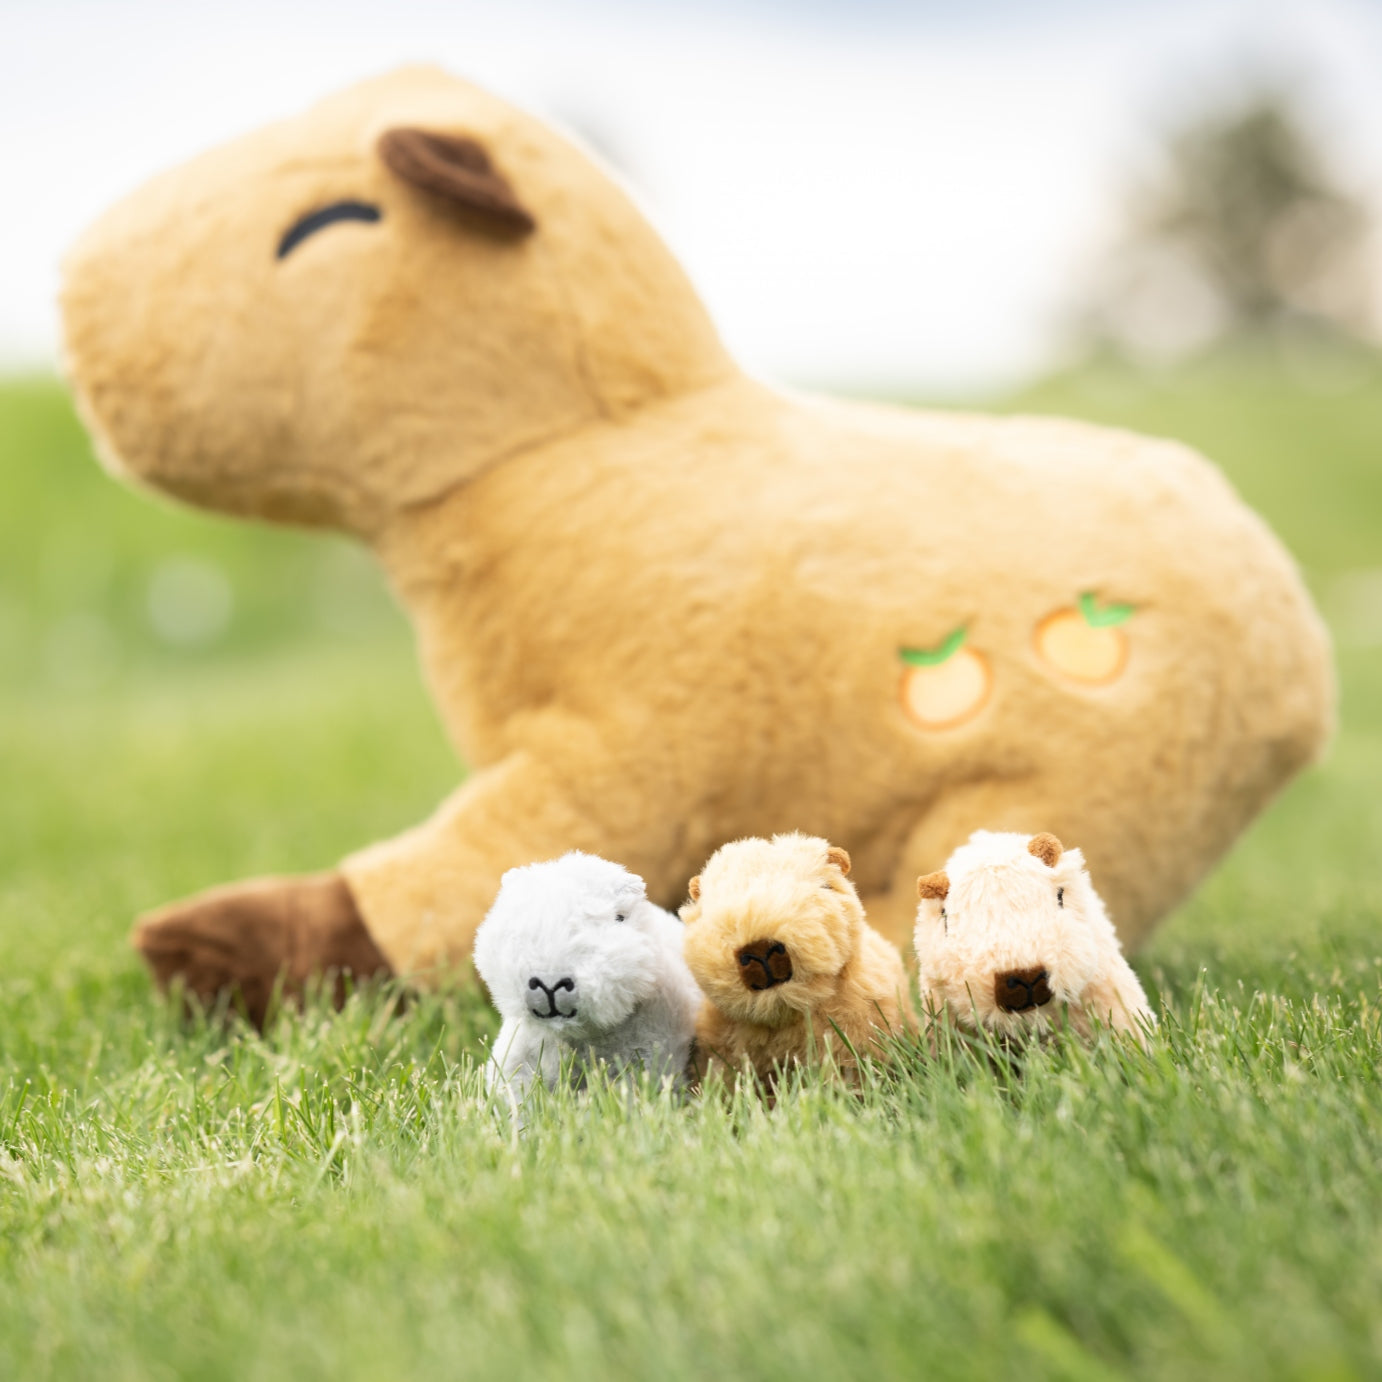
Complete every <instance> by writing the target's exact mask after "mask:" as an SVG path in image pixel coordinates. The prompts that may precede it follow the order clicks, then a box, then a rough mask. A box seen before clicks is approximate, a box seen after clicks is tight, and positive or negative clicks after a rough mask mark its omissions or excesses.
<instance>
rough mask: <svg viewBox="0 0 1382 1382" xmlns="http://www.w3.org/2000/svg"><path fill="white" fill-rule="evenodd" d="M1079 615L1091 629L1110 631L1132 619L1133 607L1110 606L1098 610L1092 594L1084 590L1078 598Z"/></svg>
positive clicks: (1097, 603) (1097, 604)
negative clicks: (1082, 616)
mask: <svg viewBox="0 0 1382 1382" xmlns="http://www.w3.org/2000/svg"><path fill="white" fill-rule="evenodd" d="M1080 613H1081V614H1083V615H1084V621H1085V623H1086V624H1088V625H1089V627H1090V628H1091V629H1111V628H1114V627H1116V626H1117V625H1119V624H1126V623H1127V621H1128V620H1129V619H1131V618H1132V616H1133V606H1132V605H1119V604H1110V605H1105V606H1104V607H1103V608H1102V609H1100V607H1099V601H1098V598H1097V597H1096V596H1095V594H1094V592H1093V591H1092V590H1086V591H1085V592H1084V594H1083V595H1081V596H1080Z"/></svg>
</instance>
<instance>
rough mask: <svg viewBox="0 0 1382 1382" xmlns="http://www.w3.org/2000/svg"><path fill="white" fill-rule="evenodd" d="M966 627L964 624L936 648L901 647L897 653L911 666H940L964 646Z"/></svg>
mask: <svg viewBox="0 0 1382 1382" xmlns="http://www.w3.org/2000/svg"><path fill="white" fill-rule="evenodd" d="M965 633H966V629H965V626H964V625H963V624H961V625H960V627H959V628H958V629H956V630H955V632H954V633H952V634H951V635H950V636H949V637H948V638H947V639H946V640H945V642H944V643H938V644H937V645H936V646H935V647H934V648H899V649H898V650H897V655H898V657H900V658H901V659H902V660H903V662H905V663H907V665H908V666H909V667H939V666H940V665H941V663H942V662H949V661H950V659H951V658H952V657H954V656H955V654H956V653H958V652H959V651H960V649H961V648H962V647H963V646H964V641H965Z"/></svg>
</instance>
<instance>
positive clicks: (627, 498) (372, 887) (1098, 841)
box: [62, 69, 1333, 997]
mask: <svg viewBox="0 0 1382 1382" xmlns="http://www.w3.org/2000/svg"><path fill="white" fill-rule="evenodd" d="M823 176H824V173H823ZM831 176H832V177H835V178H836V181H838V180H839V179H838V176H837V175H836V174H832V175H831ZM706 193H707V195H713V193H714V189H713V188H710V187H708V188H707V189H706ZM764 195H765V196H768V195H770V188H769V187H768V186H767V184H765V190H764ZM747 210H749V208H745V207H743V206H737V205H736V206H726V207H725V208H724V214H725V215H726V216H743V215H744V214H745V212H746V211H747ZM943 213H944V206H943V204H938V207H937V214H943ZM868 252H869V248H868V226H867V223H866V222H864V221H861V222H860V224H859V227H858V233H857V237H856V239H855V240H854V241H853V242H851V243H842V244H841V246H840V254H841V258H842V261H844V262H847V261H848V258H849V256H851V255H858V254H867V253H868ZM62 307H63V319H64V326H65V335H66V362H67V368H68V372H69V374H70V377H71V380H72V384H73V387H74V390H75V393H76V396H77V399H78V401H79V404H80V406H81V410H82V413H83V416H84V417H85V419H86V421H87V423H88V425H89V427H90V428H91V430H92V432H93V434H94V436H95V438H96V440H97V443H98V446H99V449H100V452H101V454H102V456H103V457H104V458H105V461H106V463H107V464H108V465H109V466H110V467H111V468H112V469H113V470H115V471H116V472H117V473H120V474H123V475H127V476H129V477H132V478H134V479H137V480H138V481H140V482H141V483H143V484H146V485H151V486H154V487H156V488H158V489H161V490H163V491H165V492H167V493H169V494H173V495H176V496H178V497H180V498H182V499H184V500H187V501H189V502H191V503H195V504H201V505H205V506H207V507H210V508H214V509H221V510H224V511H227V512H231V513H236V514H241V515H244V516H246V517H253V518H259V519H268V520H273V521H282V522H292V523H300V524H310V525H315V526H317V527H322V528H334V529H342V530H345V531H347V532H349V533H353V534H354V535H356V536H357V537H358V538H359V539H360V540H361V541H362V542H365V543H367V544H369V546H370V547H371V548H372V549H373V551H374V552H375V553H376V555H377V556H378V558H379V560H380V561H381V562H382V564H383V566H384V568H385V570H386V571H387V573H388V576H389V579H390V581H391V583H392V585H393V587H394V589H395V591H396V592H397V595H398V598H399V599H400V601H401V602H402V603H403V605H404V606H405V607H406V609H407V610H408V612H409V614H410V615H411V617H412V619H413V621H414V623H415V624H416V627H417V631H418V638H419V644H420V648H421V655H422V660H423V663H424V667H425V670H426V674H427V678H428V681H429V683H430V685H431V688H432V691H433V694H434V696H435V697H436V701H437V705H438V707H439V710H440V713H441V716H442V719H443V721H444V723H445V725H446V728H447V730H448V731H449V733H450V735H451V737H452V739H453V741H454V743H455V745H456V749H457V751H458V753H459V754H460V756H461V757H462V758H463V759H464V761H465V762H466V763H467V764H468V765H469V767H470V776H469V778H468V779H467V781H466V782H465V784H464V785H463V786H462V787H461V788H460V789H459V790H458V791H457V792H456V793H455V795H454V796H452V797H451V798H450V799H449V800H447V801H446V802H444V803H443V804H442V805H441V806H440V807H439V808H438V810H437V812H436V814H435V815H434V816H433V817H432V818H431V819H430V820H428V821H426V822H424V823H423V824H421V825H419V826H417V827H415V828H414V829H412V830H408V831H405V832H404V833H403V834H401V835H399V836H398V837H397V838H395V839H392V840H388V841H385V842H383V843H379V844H375V845H372V846H370V847H368V848H365V849H363V850H361V851H360V852H359V853H358V854H354V855H351V856H350V857H349V858H347V859H346V860H345V861H344V862H343V863H341V864H340V865H339V866H338V867H337V868H336V869H333V870H331V871H330V872H328V873H325V874H319V875H314V876H311V877H306V878H277V879H270V880H261V881H260V882H259V883H256V884H254V885H252V886H249V885H240V886H233V887H230V888H228V889H221V890H218V891H216V892H213V893H211V894H208V895H203V896H201V897H195V898H192V899H191V900H189V901H185V902H182V903H179V904H177V905H174V906H172V907H170V908H167V909H165V910H164V911H162V912H161V913H159V914H157V915H156V916H155V917H153V918H151V919H147V920H146V921H145V923H144V925H143V926H142V927H141V928H140V930H139V932H138V933H137V939H138V943H139V944H140V946H141V947H142V948H143V950H144V953H145V955H146V956H147V957H148V958H149V960H150V962H151V963H152V964H153V966H154V968H155V971H156V973H157V974H158V976H159V977H160V978H161V979H168V978H170V977H172V976H173V975H175V974H181V975H182V976H183V977H184V978H185V980H186V981H187V983H188V985H189V986H190V987H191V988H192V989H193V990H194V991H196V992H199V993H201V994H202V995H203V996H207V997H210V996H214V994H215V993H216V992H217V991H218V990H219V989H221V988H224V987H228V986H233V985H237V984H238V985H240V986H241V987H242V989H249V988H252V987H255V986H258V987H257V989H256V991H260V992H267V991H268V990H269V988H270V987H271V986H272V982H273V979H274V976H275V975H276V974H277V973H278V972H279V970H280V969H282V968H286V969H287V971H288V977H289V980H290V984H291V983H295V982H296V981H297V980H298V978H299V976H301V975H302V974H305V973H309V972H311V971H312V970H314V969H320V968H330V967H348V968H354V969H359V968H365V969H370V968H388V969H392V970H394V971H397V972H400V973H403V974H406V975H409V976H412V977H413V978H415V979H417V980H419V981H422V982H426V981H428V980H435V979H436V978H437V977H438V976H440V975H442V974H444V973H446V972H447V971H448V970H450V969H452V968H453V967H455V966H461V965H463V964H464V962H465V961H466V958H467V956H468V955H469V953H470V948H471V942H472V939H473V936H474V932H475V929H476V927H477V926H478V925H479V922H480V920H481V918H482V917H483V916H484V915H485V912H486V910H487V909H488V908H489V905H490V903H491V902H492V901H493V899H494V896H495V893H496V892H497V891H498V888H499V880H500V879H501V878H502V877H503V875H504V872H505V871H506V870H507V869H510V868H513V867H516V866H518V865H522V864H527V863H531V862H533V861H534V860H538V859H550V858H553V857H556V856H559V855H562V854H564V853H566V852H567V851H568V850H584V851H586V852H588V853H592V854H598V855H602V856H604V857H607V858H611V859H618V860H620V861H621V862H623V863H625V864H626V865H627V866H628V867H629V868H630V869H631V870H633V871H634V872H636V873H637V874H638V875H639V876H641V877H642V878H644V879H646V881H647V884H648V893H649V896H650V897H651V898H652V899H653V900H654V901H656V902H659V903H661V904H662V905H675V903H677V902H678V901H680V900H681V899H682V898H683V897H684V896H685V887H686V880H687V879H688V878H689V877H690V876H691V874H692V873H693V872H694V870H695V868H696V867H697V865H698V864H699V863H700V862H701V861H702V860H704V859H705V858H706V857H707V856H708V855H709V854H710V853H711V852H712V851H713V850H715V849H716V848H717V847H718V846H719V845H721V844H723V843H724V842H725V841H726V840H731V839H736V838H739V837H741V836H746V835H770V834H772V833H774V832H777V831H787V830H795V829H800V830H803V831H806V832H808V833H811V834H814V835H820V836H824V837H826V838H829V839H831V840H837V841H839V842H841V844H843V845H844V846H845V847H846V848H848V850H849V852H850V855H851V857H852V858H853V860H854V872H853V874H852V878H853V880H854V881H855V883H856V884H857V885H858V888H859V891H860V893H861V895H862V896H863V899H864V902H865V905H866V906H867V908H868V912H869V916H870V917H871V918H872V919H873V921H874V922H875V924H877V925H878V926H879V927H880V929H882V930H883V932H884V934H886V935H889V936H891V937H892V938H893V939H894V940H897V941H898V942H902V941H903V940H905V938H906V937H907V935H908V933H909V931H910V929H911V925H912V921H913V908H914V903H915V881H916V878H917V876H918V874H920V873H922V872H924V871H925V870H927V869H929V868H932V867H934V861H935V860H936V859H938V858H941V859H943V858H945V857H946V856H947V855H948V854H949V852H950V851H951V850H952V849H953V848H955V846H957V845H958V844H960V843H961V842H962V841H964V840H965V839H966V838H968V836H969V834H970V832H971V831H973V830H974V829H976V828H979V827H989V828H993V829H1011V830H1020V831H1027V832H1030V831H1033V830H1036V829H1051V830H1054V831H1056V832H1057V833H1058V834H1059V835H1061V836H1062V837H1064V838H1069V839H1077V840H1079V841H1081V843H1082V845H1083V847H1084V850H1085V852H1086V854H1087V855H1088V857H1089V860H1090V864H1091V866H1092V867H1093V868H1094V871H1095V874H1096V876H1097V877H1098V878H1099V880H1100V885H1101V887H1102V889H1103V891H1104V894H1105V896H1106V897H1107V898H1108V900H1109V903H1110V905H1111V907H1112V910H1113V915H1114V916H1115V917H1117V919H1118V924H1119V926H1120V928H1121V929H1122V933H1123V937H1124V939H1125V941H1127V942H1128V943H1129V944H1135V943H1136V942H1137V941H1138V940H1139V939H1140V938H1141V937H1142V936H1144V935H1145V934H1146V932H1147V931H1148V929H1149V928H1150V927H1151V926H1152V924H1153V923H1154V922H1155V921H1156V920H1157V919H1158V918H1159V917H1161V916H1162V915H1163V914H1164V913H1165V912H1166V911H1167V910H1168V909H1169V908H1170V907H1172V906H1173V905H1174V904H1175V903H1176V902H1178V901H1179V900H1180V899H1181V898H1183V897H1184V896H1185V895H1186V893H1187V892H1188V891H1189V890H1190V889H1191V888H1192V887H1193V886H1194V885H1195V884H1196V883H1197V882H1198V881H1199V880H1200V879H1201V878H1202V877H1203V876H1204V874H1205V872H1206V871H1207V870H1208V869H1209V868H1210V867H1211V866H1212V865H1213V863H1214V862H1215V860H1217V859H1218V858H1219V857H1220V855H1221V854H1222V853H1223V852H1224V850H1225V849H1226V848H1227V847H1228V846H1229V844H1230V843H1231V842H1232V841H1233V839H1234V838H1235V837H1236V836H1237V834H1238V833H1239V831H1240V830H1241V829H1242V828H1243V826H1244V825H1245V824H1246V823H1247V822H1248V821H1249V820H1251V819H1252V817H1253V816H1254V815H1255V814H1256V812H1257V811H1258V810H1259V809H1260V808H1261V807H1262V805H1263V804H1264V803H1265V802H1266V801H1267V800H1268V799H1269V798H1270V797H1271V796H1272V794H1273V793H1274V792H1276V791H1277V789H1278V788H1279V787H1280V786H1281V785H1282V783H1284V782H1285V781H1286V780H1287V779H1288V778H1289V777H1290V776H1291V775H1292V774H1293V773H1294V772H1295V771H1296V770H1297V769H1298V768H1300V767H1301V765H1302V764H1305V763H1308V762H1309V761H1310V760H1311V759H1312V758H1314V757H1315V755H1316V754H1317V753H1318V752H1319V750H1320V747H1321V745H1322V744H1323V742H1324V740H1325V738H1326V735H1327V733H1328V730H1329V726H1330V721H1331V707H1332V702H1333V688H1332V680H1331V670H1330V659H1329V652H1328V647H1327V644H1326V638H1325V634H1324V632H1323V629H1322V626H1321V624H1320V621H1319V619H1318V618H1317V617H1316V614H1315V612H1314V610H1313V608H1312V607H1311V604H1310V600H1309V598H1308V596H1307V595H1306V592H1305V590H1304V588H1303V586H1302V584H1301V581H1300V579H1299V577H1298V576H1297V574H1296V571H1295V568H1294V567H1293V565H1292V563H1291V560H1290V558H1289V557H1288V556H1287V554H1286V553H1285V552H1284V551H1283V550H1282V548H1281V546H1280V544H1279V543H1278V542H1277V541H1276V540H1275V538H1273V536H1272V535H1271V533H1270V532H1268V530H1267V528H1266V527H1265V526H1264V525H1263V524H1262V523H1261V522H1260V521H1259V520H1258V519H1257V518H1256V517H1255V516H1254V515H1253V514H1252V513H1251V512H1249V511H1248V510H1247V509H1246V508H1245V507H1244V505H1243V504H1242V503H1241V502H1240V501H1239V500H1238V498H1237V497H1236V496H1235V495H1234V493H1233V491H1232V490H1231V489H1230V488H1229V486H1228V485H1227V484H1226V483H1225V482H1224V481H1223V479H1222V478H1221V477H1220V476H1219V474H1218V473H1217V472H1216V471H1215V470H1214V469H1213V468H1212V467H1211V466H1209V465H1208V464H1207V463H1206V462H1205V461H1203V460H1202V459H1201V458H1200V457H1199V456H1197V455H1196V454H1195V453H1194V452H1192V451H1190V450H1188V449H1187V448H1185V447H1183V446H1180V445H1177V444H1175V443H1171V442H1161V441H1151V440H1146V439H1143V438H1140V437H1135V436H1131V435H1128V434H1127V433H1124V432H1116V431H1108V430H1105V429H1101V428H1097V427H1091V426H1086V425H1083V424H1079V423H1074V422H1063V421H1059V420H1056V419H1052V418H998V417H981V416H971V415H963V414H955V413H937V412H921V411H913V410H909V409H903V408H890V407H879V406H872V405H869V404H863V403H846V402H834V401H830V400H827V399H822V398H810V397H805V396H802V395H798V394H787V393H782V392H780V391H778V390H775V389H772V388H769V387H767V386H766V385H764V384H762V383H759V382H758V381H757V380H754V379H751V378H748V377H746V376H745V375H744V374H743V373H742V372H741V371H740V370H739V368H738V367H737V366H736V365H735V363H734V361H733V360H732V359H731V358H730V357H729V356H728V355H727V353H726V352H725V349H724V347H723V346H722V344H721V343H720V340H719V338H718V337H717V335H716V333H715V329H714V327H713V326H712V325H711V323H710V320H709V318H708V317H707V315H706V312H705V310H704V308H703V307H702V305H701V303H700V302H699V301H698V299H697V297H696V295H695V293H694V292H693V290H692V288H691V286H690V284H689V283H688V282H687V280H686V277H685V275H684V274H683V273H682V271H681V269H680V268H679V267H678V265H677V263H676V261H675V260H674V259H673V258H672V256H671V255H670V254H669V253H668V251H667V249H666V248H665V246H664V245H663V244H662V242H661V241H660V240H659V238H658V237H657V235H656V233H655V232H654V231H653V230H652V228H651V227H650V226H649V225H648V223H647V221H646V220H645V219H644V217H643V215H642V214H641V213H640V212H639V211H638V209H637V208H636V206H635V205H634V203H633V201H632V200H631V199H630V197H629V196H628V194H627V193H626V192H625V191H624V190H623V189H622V188H621V187H620V186H619V185H618V184H617V183H616V182H615V180H614V179H613V178H612V177H611V176H610V175H609V174H608V173H607V172H606V171H605V170H603V169H602V168H601V167H600V166H599V165H598V164H597V163H596V162H595V161H594V160H593V159H591V158H590V157H589V156H588V155H587V154H586V153H584V152H582V151H581V150H580V149H578V148H576V147H575V146H574V145H572V144H571V143H570V142H568V141H567V140H566V139H565V138H563V137H562V136H560V135H558V134H557V133H555V132H554V131H553V130H551V129H550V128H548V127H547V126H545V125H544V124H542V123H541V122H540V121H538V120H536V119H534V118H532V117H531V116H528V115H525V114H523V113H522V112H521V111H517V110H514V109H513V108H512V107H510V106H508V105H505V104H504V103H503V102H502V101H499V100H496V99H495V98H494V97H492V96H489V95H487V94H486V93H485V92H483V91H481V90H479V89H477V88H476V87H473V86H471V85H469V84H467V83H465V82H462V81H457V80H455V79H454V78H451V77H449V76H446V75H445V74H443V73H440V72H436V71H431V70H418V69H410V70H406V71H401V72H397V73H395V74H393V75H391V76H387V77H383V78H381V79H378V80H375V81H370V82H366V83H364V84H362V85H360V86H356V87H353V88H351V89H350V90H347V91H344V92H342V93H340V94H339V95H336V96H334V97H332V98H330V99H329V100H326V101H324V102H323V103H322V104H320V105H318V106H316V107H314V108H313V109H311V110H309V111H307V112H306V113H305V114H303V115H300V116H297V117H296V118H293V119H289V120H286V121H284V122H282V123H280V124H276V125H273V126H270V127H269V128H267V129H264V130H261V131H260V132H258V133H256V134H251V135H249V136H247V137H246V138H243V139H241V140H239V141H238V142H235V143H231V144H228V145H226V146H225V147H224V148H221V149H217V150H215V151H213V152H211V153H209V154H206V155H205V156H203V157H201V158H199V159H196V160H195V161H193V162H192V163H190V164H188V165H186V166H185V167H182V168H178V169H176V170H174V171H173V172H170V173H167V174H165V175H164V176H162V177H160V178H158V179H156V180H155V181H154V182H152V183H150V184H149V185H148V186H147V187H145V188H143V189H142V190H140V191H138V192H136V193H134V194H133V195H132V196H131V197H130V198H129V199H128V200H127V201H125V202H123V203H122V204H120V205H119V206H117V207H116V208H115V209H114V210H112V211H111V212H109V213H108V214H107V215H106V216H105V217H104V218H103V219H101V220H100V221H99V222H98V223H97V224H96V225H95V226H94V227H93V228H92V229H91V230H90V231H89V232H88V234H87V235H86V236H85V237H84V238H83V239H82V241H81V242H80V244H78V245H77V247H76V248H75V250H73V252H72V253H71V255H70V256H69V258H68V260H67V264H66V271H65V280H64V285H63V296H62ZM860 310H867V305H866V304H861V309H860ZM207 790H208V791H216V790H224V788H223V787H222V786H219V785H218V784H214V783H211V784H208V786H207ZM360 790H361V791H367V790H368V785H367V784H365V783H362V784H361V785H360ZM323 862H326V861H323Z"/></svg>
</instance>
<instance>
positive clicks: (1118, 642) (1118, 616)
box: [1036, 591, 1133, 686]
mask: <svg viewBox="0 0 1382 1382" xmlns="http://www.w3.org/2000/svg"><path fill="white" fill-rule="evenodd" d="M1132 615H1133V607H1132V606H1131V605H1119V604H1107V605H1100V604H1099V602H1098V601H1097V600H1096V599H1095V597H1094V593H1093V592H1092V591H1086V592H1085V593H1084V594H1083V595H1081V596H1080V600H1079V606H1078V608H1073V609H1058V610H1057V611H1056V612H1055V613H1054V614H1048V615H1047V616H1046V618H1045V619H1043V620H1042V621H1041V623H1039V624H1038V625H1037V628H1036V649H1037V652H1038V653H1040V654H1041V657H1042V659H1043V660H1044V661H1045V662H1047V663H1048V664H1049V665H1050V666H1052V667H1054V668H1055V669H1056V671H1058V672H1061V673H1063V674H1064V675H1065V676H1067V677H1069V678H1070V679H1071V680H1072V681H1080V682H1084V683H1085V684H1086V685H1087V686H1107V685H1108V683H1109V682H1111V681H1116V680H1117V679H1118V677H1119V676H1120V675H1121V674H1122V671H1123V668H1124V667H1126V666H1127V664H1128V636H1127V634H1126V633H1124V632H1123V630H1122V629H1121V628H1120V627H1119V625H1120V624H1125V623H1127V621H1128V620H1129V619H1131V618H1132Z"/></svg>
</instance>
